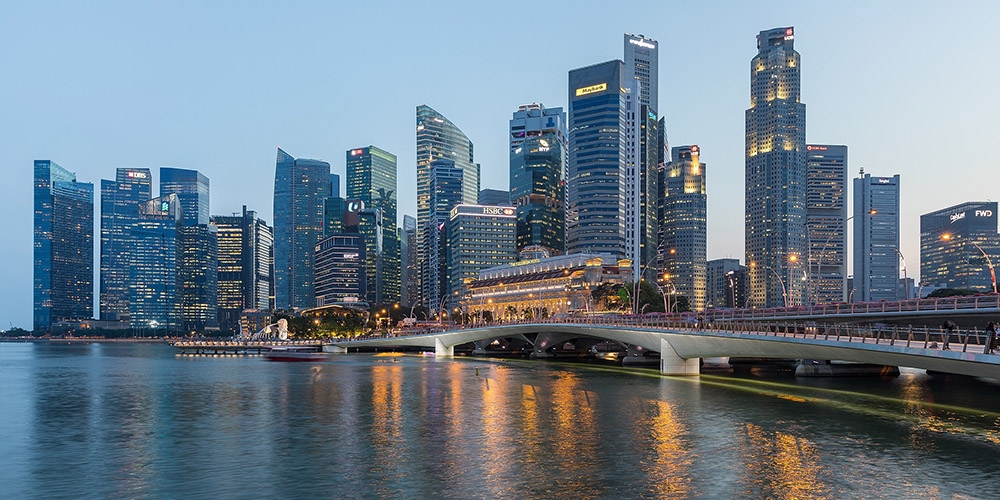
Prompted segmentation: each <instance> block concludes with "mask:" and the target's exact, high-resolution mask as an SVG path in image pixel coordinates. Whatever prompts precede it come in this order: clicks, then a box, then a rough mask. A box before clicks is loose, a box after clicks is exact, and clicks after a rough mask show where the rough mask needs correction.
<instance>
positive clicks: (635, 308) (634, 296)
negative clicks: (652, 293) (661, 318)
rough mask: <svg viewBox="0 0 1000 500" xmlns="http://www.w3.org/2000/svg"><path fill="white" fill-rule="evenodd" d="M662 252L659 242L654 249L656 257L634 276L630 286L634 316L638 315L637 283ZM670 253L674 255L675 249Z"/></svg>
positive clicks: (661, 243) (661, 245)
mask: <svg viewBox="0 0 1000 500" xmlns="http://www.w3.org/2000/svg"><path fill="white" fill-rule="evenodd" d="M662 250H663V242H662V241H661V242H660V245H659V246H658V247H656V255H653V256H652V257H650V258H649V260H648V261H646V264H644V265H643V266H642V267H640V268H639V274H638V275H637V276H636V279H635V283H633V284H632V312H633V313H634V314H639V283H640V282H642V277H643V276H644V275H645V274H646V269H648V268H649V265H650V264H652V263H653V261H654V260H657V259H658V258H659V257H660V251H662ZM670 253H671V254H676V253H677V249H676V248H671V249H670Z"/></svg>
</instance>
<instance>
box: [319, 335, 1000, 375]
mask: <svg viewBox="0 0 1000 500" xmlns="http://www.w3.org/2000/svg"><path fill="white" fill-rule="evenodd" d="M511 337H515V338H519V339H529V338H533V339H536V340H537V339H550V340H552V341H554V342H565V341H568V340H572V339H578V338H589V339H602V340H611V341H614V342H618V343H621V344H623V345H626V346H638V347H641V348H642V349H646V350H649V351H655V352H659V353H660V371H661V373H663V374H666V375H698V373H699V360H700V358H707V357H751V358H779V359H831V360H839V361H851V362H857V363H872V364H880V365H894V366H906V367H911V368H922V369H926V370H933V371H938V372H943V373H954V374H961V375H970V376H974V377H990V378H1000V356H998V355H993V354H983V353H982V352H981V349H982V347H981V346H980V347H979V350H980V352H962V351H961V350H959V349H960V348H961V346H960V345H959V346H958V349H956V350H951V351H942V350H938V349H929V348H925V347H924V343H923V342H920V343H912V344H911V346H909V347H908V346H907V342H906V341H905V340H897V341H895V342H894V345H890V343H889V341H888V340H886V339H882V341H881V342H880V343H878V344H876V343H874V341H873V340H871V339H869V343H861V342H859V341H858V340H857V339H855V341H854V342H845V341H843V340H828V339H824V338H823V337H822V336H819V337H818V338H812V337H807V338H803V337H782V336H768V335H764V334H760V333H738V332H737V333H734V332H730V331H720V330H642V329H639V328H634V327H632V328H629V327H618V326H604V325H572V324H565V325H558V324H525V325H509V326H494V327H487V328H473V329H463V330H458V331H450V332H441V333H435V334H425V335H414V336H399V337H391V338H381V339H365V340H355V341H345V342H333V343H331V344H328V345H326V346H325V347H324V350H326V351H328V352H346V351H347V349H348V348H364V347H376V348H392V347H423V348H428V349H434V352H435V354H436V355H438V356H452V355H454V352H455V351H454V349H455V346H456V345H461V344H466V343H470V342H476V341H484V340H490V339H497V338H511ZM539 348H543V349H544V348H546V346H540V345H536V346H535V349H539Z"/></svg>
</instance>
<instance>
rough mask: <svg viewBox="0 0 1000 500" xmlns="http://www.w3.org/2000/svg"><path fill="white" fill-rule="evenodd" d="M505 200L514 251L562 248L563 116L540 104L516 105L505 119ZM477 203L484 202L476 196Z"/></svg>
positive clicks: (553, 252) (552, 252)
mask: <svg viewBox="0 0 1000 500" xmlns="http://www.w3.org/2000/svg"><path fill="white" fill-rule="evenodd" d="M510 147H511V149H510V201H512V202H513V206H515V207H516V211H517V250H518V252H520V251H521V250H524V248H526V247H529V246H542V247H545V248H546V249H547V251H548V252H549V254H550V255H560V254H562V253H564V252H565V250H566V208H565V193H566V189H565V182H564V180H563V172H564V170H565V162H566V154H567V151H566V115H565V113H563V110H562V108H551V109H546V108H545V106H542V105H541V104H537V103H534V104H525V105H521V106H519V107H518V109H517V111H515V112H514V117H513V118H512V119H511V120H510ZM480 204H481V205H485V204H486V203H483V202H482V200H480Z"/></svg>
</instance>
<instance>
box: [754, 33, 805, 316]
mask: <svg viewBox="0 0 1000 500" xmlns="http://www.w3.org/2000/svg"><path fill="white" fill-rule="evenodd" d="M794 43H795V42H794V29H793V28H791V27H787V28H775V29H770V30H766V31H762V32H760V34H759V35H757V50H758V52H757V55H756V56H754V58H753V59H752V60H751V62H750V108H749V109H747V110H746V186H745V188H746V231H745V232H746V262H747V266H748V272H749V275H750V305H751V306H753V307H779V306H782V305H785V304H786V302H787V304H788V305H793V304H801V300H802V298H803V292H804V291H805V282H804V281H802V280H801V279H791V277H792V276H793V274H795V273H796V272H797V273H798V274H799V275H801V273H802V271H803V269H802V263H801V262H800V261H801V260H804V259H803V258H802V257H803V256H804V254H805V252H806V237H805V219H806V105H805V104H803V103H802V102H800V100H799V99H800V76H801V75H800V69H799V68H800V62H801V60H800V57H799V53H798V52H796V51H795V49H794ZM786 287H787V290H786Z"/></svg>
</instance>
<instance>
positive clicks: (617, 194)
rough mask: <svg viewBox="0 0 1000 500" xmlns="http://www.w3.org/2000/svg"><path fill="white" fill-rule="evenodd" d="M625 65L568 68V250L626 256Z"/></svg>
mask: <svg viewBox="0 0 1000 500" xmlns="http://www.w3.org/2000/svg"><path fill="white" fill-rule="evenodd" d="M626 96H627V87H626V82H625V69H624V63H623V62H622V61H620V60H617V59H615V60H613V61H607V62H604V63H600V64H595V65H592V66H587V67H584V68H578V69H574V70H572V71H570V72H569V141H568V144H569V146H568V147H569V155H568V158H569V160H568V161H569V163H568V167H567V176H566V251H567V252H568V253H580V252H588V253H606V254H610V255H612V256H614V257H615V258H619V259H620V258H623V257H624V256H625V129H626V127H627V123H626V117H625V112H626Z"/></svg>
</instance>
